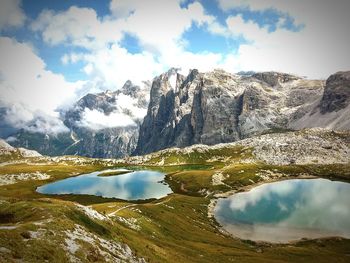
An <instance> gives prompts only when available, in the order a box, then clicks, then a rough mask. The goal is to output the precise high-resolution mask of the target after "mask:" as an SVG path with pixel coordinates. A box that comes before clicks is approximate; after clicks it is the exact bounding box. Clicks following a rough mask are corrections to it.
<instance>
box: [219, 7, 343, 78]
mask: <svg viewBox="0 0 350 263" xmlns="http://www.w3.org/2000/svg"><path fill="white" fill-rule="evenodd" d="M219 3H220V6H221V7H222V8H223V9H224V10H229V9H232V8H234V7H242V6H245V7H249V8H250V9H252V10H265V9H266V8H270V7H274V8H275V9H277V10H279V11H281V12H285V13H288V14H289V15H291V16H292V17H294V18H295V19H296V21H297V23H303V24H304V25H305V27H304V28H303V29H302V30H301V31H300V32H292V31H288V30H286V29H283V28H279V29H277V30H276V31H275V32H272V33H268V32H267V29H266V28H260V27H259V26H258V25H257V24H255V23H253V22H252V21H244V20H243V19H242V17H241V16H235V17H233V16H230V17H228V19H227V21H226V22H227V27H228V32H229V34H232V35H234V36H237V35H242V36H243V37H244V38H246V39H247V40H248V41H250V43H249V44H243V45H240V47H239V50H238V52H237V54H234V56H230V57H228V58H227V61H228V62H227V66H228V67H231V68H236V69H239V70H256V71H264V70H277V71H285V72H290V73H296V74H299V75H306V76H308V77H311V78H327V77H328V76H329V75H330V74H332V73H334V72H336V71H339V70H348V69H349V68H350V60H349V56H348V55H347V54H348V53H349V52H348V45H347V43H349V41H350V36H349V34H347V33H346V32H347V31H348V27H349V26H350V18H349V16H348V10H350V2H349V1H345V0H336V1H316V0H306V1H285V0H282V1H277V0H276V1H274V0H270V1H254V0H252V1H238V2H234V1H225V0H219ZM225 33H227V32H225Z"/></svg>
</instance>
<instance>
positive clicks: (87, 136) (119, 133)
mask: <svg viewBox="0 0 350 263" xmlns="http://www.w3.org/2000/svg"><path fill="white" fill-rule="evenodd" d="M148 99H149V100H148ZM146 112H147V114H146ZM91 114H95V115H94V116H95V119H96V116H98V117H99V116H100V117H101V119H102V120H101V121H100V122H98V123H97V124H98V125H97V126H96V123H94V122H91V121H90V119H89V116H90V115H91ZM96 114H97V115H96ZM144 115H146V116H145V117H144ZM349 116H350V72H338V73H335V74H333V75H332V76H330V77H329V78H328V79H327V80H326V81H325V80H309V79H306V78H303V77H299V76H294V75H291V74H286V73H279V72H260V73H255V72H246V73H244V72H243V73H242V72H241V73H240V74H230V73H227V72H225V71H223V70H214V71H211V72H206V73H201V72H199V71H198V70H192V71H191V72H190V73H189V74H188V76H183V75H181V74H179V73H178V70H177V69H170V70H169V71H168V72H165V73H163V74H161V75H160V76H157V77H156V78H154V79H153V82H152V85H151V83H145V87H142V88H141V87H139V86H136V85H134V84H133V83H132V82H131V81H127V82H126V83H125V85H124V86H123V87H122V88H121V89H120V90H117V91H113V92H112V91H106V92H102V93H98V94H87V95H86V96H84V97H82V98H81V99H80V100H79V101H77V102H76V103H75V104H74V105H73V106H72V107H71V108H70V109H69V110H68V111H66V112H65V114H64V115H63V117H62V118H63V120H64V124H65V125H66V126H67V128H68V129H69V132H66V133H61V134H56V135H51V134H41V133H31V132H28V131H26V130H20V131H19V132H17V133H15V134H12V135H11V136H10V137H9V140H8V142H9V143H11V145H13V146H16V147H25V148H28V149H34V150H37V151H38V152H40V153H42V154H45V155H82V156H88V157H104V158H119V157H125V156H130V155H142V154H147V153H151V152H155V151H158V150H162V149H166V148H169V147H186V146H190V145H193V144H207V145H214V144H218V143H226V142H234V141H238V140H241V139H244V138H249V137H253V136H256V135H261V134H265V133H273V132H283V131H289V130H300V129H303V128H312V127H321V128H329V129H333V130H349V129H350V118H349ZM143 117H144V119H143ZM97 119H98V118H97Z"/></svg>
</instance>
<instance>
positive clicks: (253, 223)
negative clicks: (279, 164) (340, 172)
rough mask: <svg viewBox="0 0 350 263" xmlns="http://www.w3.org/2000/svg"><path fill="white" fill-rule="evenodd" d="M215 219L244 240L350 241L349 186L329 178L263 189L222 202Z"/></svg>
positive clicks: (275, 185)
mask: <svg viewBox="0 0 350 263" xmlns="http://www.w3.org/2000/svg"><path fill="white" fill-rule="evenodd" d="M214 214H215V218H216V220H217V221H218V222H219V223H220V224H221V225H222V226H223V228H224V229H225V230H226V231H228V232H229V233H231V234H232V235H234V236H236V237H239V238H241V239H249V240H255V241H258V240H261V241H268V242H288V241H292V240H298V239H301V238H319V237H328V236H341V237H346V238H350V184H348V183H343V182H337V181H330V180H326V179H296V180H286V181H281V182H275V183H268V184H263V185H260V186H257V187H255V188H253V189H252V190H250V191H249V192H243V193H237V194H234V195H232V196H230V197H228V198H222V199H219V200H218V202H217V204H216V206H215V211H214Z"/></svg>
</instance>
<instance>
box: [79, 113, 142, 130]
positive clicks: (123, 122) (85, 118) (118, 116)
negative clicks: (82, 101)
mask: <svg viewBox="0 0 350 263" xmlns="http://www.w3.org/2000/svg"><path fill="white" fill-rule="evenodd" d="M81 117H82V120H81V121H80V122H79V123H78V125H80V126H83V127H88V128H90V129H93V130H100V129H105V128H115V127H128V126H136V123H135V122H134V121H133V119H132V118H131V117H130V116H128V115H127V114H124V113H120V112H117V111H116V112H112V113H110V114H109V115H106V114H104V113H103V112H102V111H99V110H95V109H94V110H90V109H88V108H86V109H85V110H84V112H83V114H82V116H81Z"/></svg>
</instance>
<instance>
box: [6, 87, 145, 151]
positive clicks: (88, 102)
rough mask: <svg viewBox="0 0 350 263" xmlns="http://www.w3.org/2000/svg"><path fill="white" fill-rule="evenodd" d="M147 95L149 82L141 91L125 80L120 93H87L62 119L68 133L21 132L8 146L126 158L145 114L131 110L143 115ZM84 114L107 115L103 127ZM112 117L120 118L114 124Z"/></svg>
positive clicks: (11, 137) (133, 144) (136, 138)
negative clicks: (87, 118)
mask: <svg viewBox="0 0 350 263" xmlns="http://www.w3.org/2000/svg"><path fill="white" fill-rule="evenodd" d="M148 94H149V83H145V87H143V88H140V87H139V86H136V85H134V84H133V83H132V82H131V81H127V82H126V83H125V84H124V86H123V87H122V88H121V89H120V90H117V91H114V92H112V91H106V92H102V93H98V94H87V95H86V96H84V97H82V98H81V99H80V100H79V101H78V102H77V103H75V104H74V105H73V106H72V107H71V108H70V109H69V110H68V111H67V112H65V114H64V116H63V120H64V124H65V125H66V126H67V128H68V129H69V130H70V131H69V132H66V133H60V134H54V135H52V134H42V133H32V132H28V131H26V130H24V129H22V130H20V131H19V132H17V133H16V134H13V135H11V136H10V143H11V144H12V145H13V146H16V147H20V146H23V147H27V148H30V149H35V150H37V151H39V152H40V153H42V154H45V155H81V156H88V157H105V158H110V157H114V158H115V157H124V156H128V155H130V154H131V153H132V152H133V151H134V150H135V148H136V145H137V140H138V131H139V125H140V122H141V119H142V118H143V115H144V114H142V116H135V112H133V111H136V114H139V111H140V112H142V111H143V112H146V109H147V106H148V96H149V95H148ZM87 113H95V114H98V115H97V116H101V117H104V116H106V121H107V123H104V124H103V125H105V126H101V127H93V123H90V122H89V120H86V114H87ZM113 114H114V115H113ZM114 116H116V117H118V116H121V117H123V119H122V120H121V121H120V123H117V122H115V120H114ZM125 119H126V120H129V119H130V120H131V121H132V122H133V123H125ZM123 120H124V121H123ZM109 121H111V122H112V121H113V123H112V124H111V123H109ZM129 122H130V121H129Z"/></svg>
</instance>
